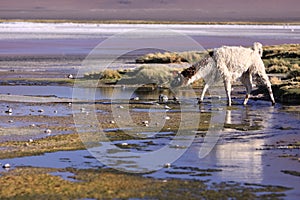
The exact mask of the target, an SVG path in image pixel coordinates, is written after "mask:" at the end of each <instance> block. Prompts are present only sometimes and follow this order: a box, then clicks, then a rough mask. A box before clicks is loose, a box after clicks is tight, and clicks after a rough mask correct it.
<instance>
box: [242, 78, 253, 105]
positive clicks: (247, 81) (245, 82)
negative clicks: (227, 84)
mask: <svg viewBox="0 0 300 200" xmlns="http://www.w3.org/2000/svg"><path fill="white" fill-rule="evenodd" d="M241 82H242V83H243V85H244V86H245V88H246V92H247V93H246V97H245V100H244V103H243V104H244V105H247V103H248V100H249V98H250V93H251V91H252V75H251V74H249V72H245V73H243V75H242V77H241Z"/></svg>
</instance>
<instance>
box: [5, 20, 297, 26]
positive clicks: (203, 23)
mask: <svg viewBox="0 0 300 200" xmlns="http://www.w3.org/2000/svg"><path fill="white" fill-rule="evenodd" d="M7 22H32V23H83V24H195V25H197V24H199V25H205V24H208V25H300V21H290V22H280V21H272V22H271V21H265V22H264V21H220V22H219V21H213V22H210V21H165V20H76V19H74V20H73V19H0V23H7Z"/></svg>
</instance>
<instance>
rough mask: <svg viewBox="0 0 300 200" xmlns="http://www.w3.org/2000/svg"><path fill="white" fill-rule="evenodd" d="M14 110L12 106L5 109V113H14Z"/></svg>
mask: <svg viewBox="0 0 300 200" xmlns="http://www.w3.org/2000/svg"><path fill="white" fill-rule="evenodd" d="M12 112H13V110H12V108H8V109H7V111H5V113H12Z"/></svg>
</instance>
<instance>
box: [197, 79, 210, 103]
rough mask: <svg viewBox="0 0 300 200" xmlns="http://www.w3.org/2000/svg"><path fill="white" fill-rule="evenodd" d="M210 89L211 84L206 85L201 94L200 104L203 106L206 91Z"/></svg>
mask: <svg viewBox="0 0 300 200" xmlns="http://www.w3.org/2000/svg"><path fill="white" fill-rule="evenodd" d="M208 88H209V84H207V83H205V85H204V88H203V90H202V93H201V96H200V99H199V100H198V104H201V103H202V102H203V99H204V95H205V93H206V91H207V90H208Z"/></svg>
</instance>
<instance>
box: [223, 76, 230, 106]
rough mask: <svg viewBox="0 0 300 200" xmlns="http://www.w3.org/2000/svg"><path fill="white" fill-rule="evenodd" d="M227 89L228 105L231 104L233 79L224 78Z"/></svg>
mask: <svg viewBox="0 0 300 200" xmlns="http://www.w3.org/2000/svg"><path fill="white" fill-rule="evenodd" d="M224 86H225V91H226V95H227V105H228V106H231V81H230V80H224Z"/></svg>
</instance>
